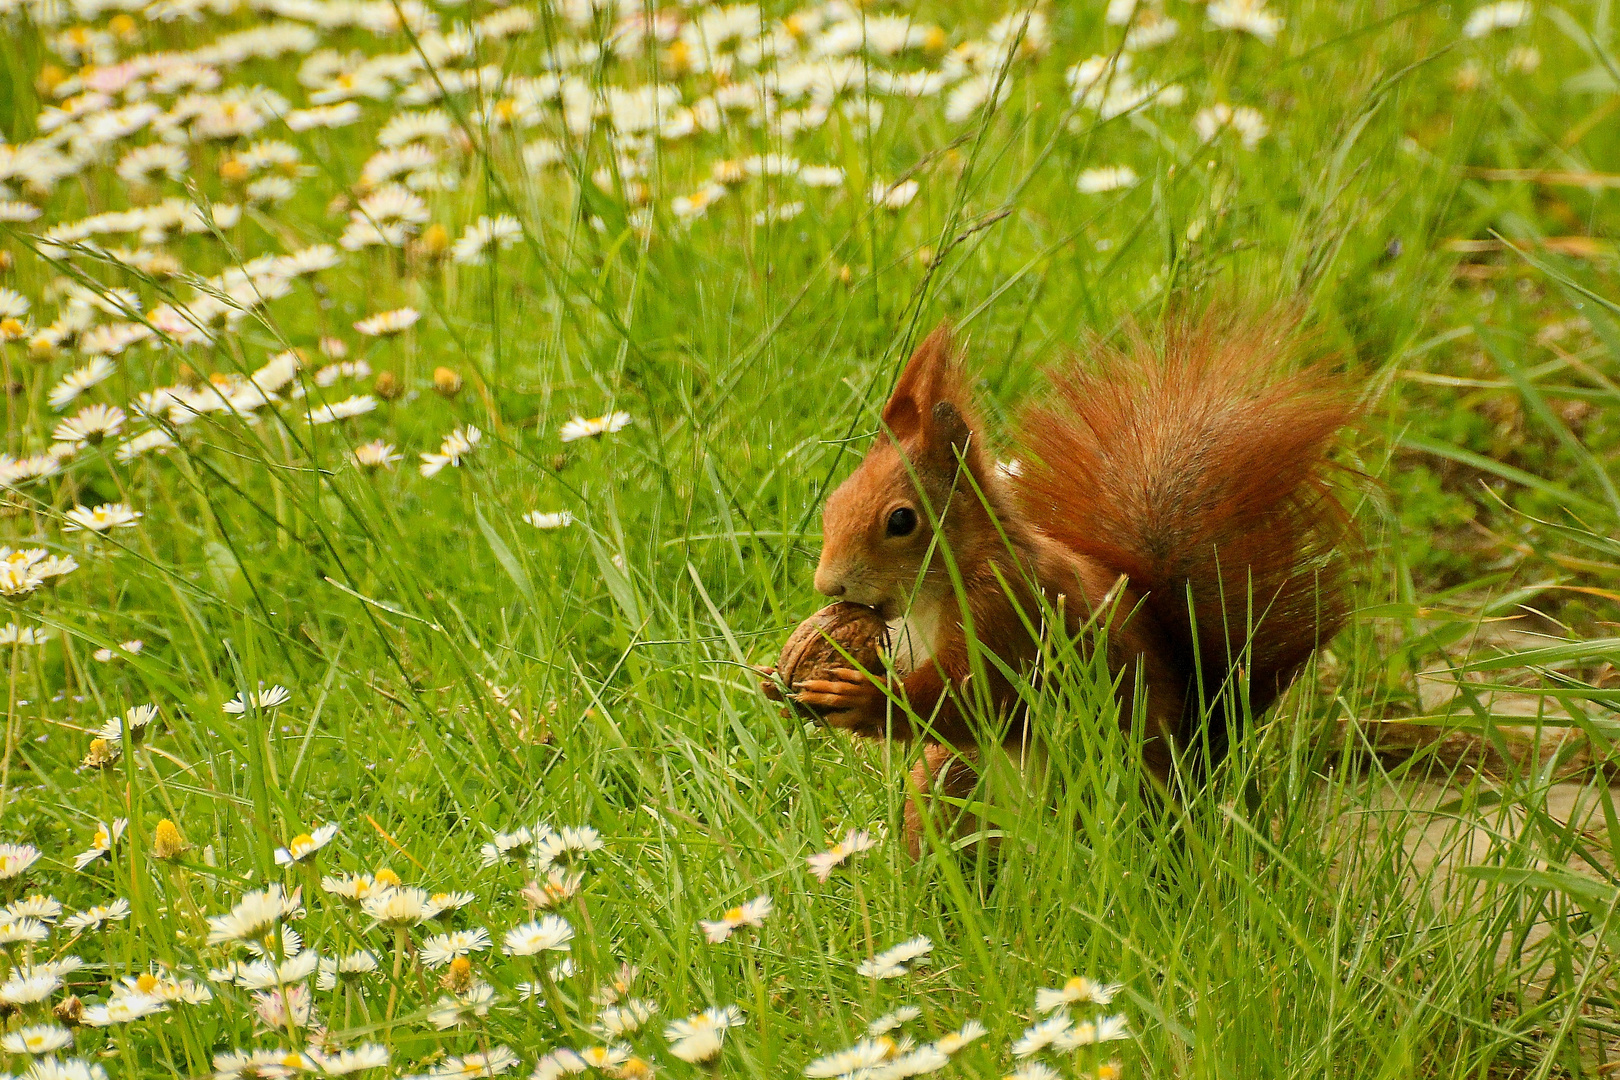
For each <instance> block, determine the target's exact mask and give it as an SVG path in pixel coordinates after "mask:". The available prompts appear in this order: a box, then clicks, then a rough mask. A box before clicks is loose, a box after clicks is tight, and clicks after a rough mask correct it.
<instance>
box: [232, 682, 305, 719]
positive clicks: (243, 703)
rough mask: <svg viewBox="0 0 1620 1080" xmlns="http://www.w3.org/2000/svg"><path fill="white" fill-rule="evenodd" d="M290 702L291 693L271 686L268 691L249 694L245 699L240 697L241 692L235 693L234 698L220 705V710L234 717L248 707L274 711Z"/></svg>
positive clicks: (280, 687) (282, 687)
mask: <svg viewBox="0 0 1620 1080" xmlns="http://www.w3.org/2000/svg"><path fill="white" fill-rule="evenodd" d="M291 700H292V692H291V691H289V690H288V689H287V688H286V687H285V686H272V687H271V688H270V689H268V690H260V691H259V692H258V693H256V694H249V695H247V697H246V698H244V697H243V696H242V692H241V691H237V694H236V696H235V697H233V698H232V699H231V700H229V701H227V702H226V703H225V704H223V705H221V706H220V709H221V710H222V711H224V712H228V713H232V714H234V715H241V714H243V713H245V712H247V711H248V709H249V708H250V707H251V708H255V709H274V708H276V707H277V706H280V705H285V704H287V702H289V701H291Z"/></svg>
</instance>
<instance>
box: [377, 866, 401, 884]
mask: <svg viewBox="0 0 1620 1080" xmlns="http://www.w3.org/2000/svg"><path fill="white" fill-rule="evenodd" d="M371 880H372V881H374V882H376V883H377V884H378V885H379V886H387V887H389V888H398V887H399V886H400V885H401V884H402V882H401V881H400V880H399V875H398V874H396V873H394V872H393V871H392V870H390V869H388V867H386V866H380V867H378V868H377V872H376V873H375V874H373V875H371Z"/></svg>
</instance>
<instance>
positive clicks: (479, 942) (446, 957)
mask: <svg viewBox="0 0 1620 1080" xmlns="http://www.w3.org/2000/svg"><path fill="white" fill-rule="evenodd" d="M489 946H490V940H489V931H488V930H485V929H484V928H483V927H481V926H475V927H473V928H472V929H471V930H456V931H454V932H453V933H449V934H435V935H433V936H432V937H430V938H428V939H427V940H426V941H424V942H422V950H421V957H422V966H423V967H425V968H428V969H432V968H440V967H444V965H446V964H448V963H449V962H450V961H452V960H454V959H455V958H456V957H458V956H466V955H467V954H468V953H475V952H483V951H484V950H485V949H487V948H489Z"/></svg>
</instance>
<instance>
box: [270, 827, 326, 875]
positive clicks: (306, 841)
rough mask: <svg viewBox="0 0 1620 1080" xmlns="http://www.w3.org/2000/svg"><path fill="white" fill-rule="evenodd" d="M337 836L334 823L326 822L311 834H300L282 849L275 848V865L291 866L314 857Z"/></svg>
mask: <svg viewBox="0 0 1620 1080" xmlns="http://www.w3.org/2000/svg"><path fill="white" fill-rule="evenodd" d="M337 834H338V827H337V823H336V822H327V823H326V824H325V825H322V826H321V827H320V828H318V829H315V830H313V831H312V832H307V833H300V834H299V835H297V836H295V837H293V838H292V842H291V843H289V844H288V845H287V846H286V847H284V848H276V865H277V866H291V865H292V864H293V863H295V862H303V861H304V860H305V859H307V858H309V857H310V856H311V855H314V854H315V853H316V852H317V851H319V850H320V849H321V848H323V847H325V846H326V845H327V844H329V843H331V842H332V837H334V836H336V835H337Z"/></svg>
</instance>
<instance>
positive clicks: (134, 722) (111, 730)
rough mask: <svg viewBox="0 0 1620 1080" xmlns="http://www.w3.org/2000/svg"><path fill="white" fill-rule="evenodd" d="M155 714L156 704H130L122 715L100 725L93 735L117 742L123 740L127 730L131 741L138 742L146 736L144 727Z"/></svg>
mask: <svg viewBox="0 0 1620 1080" xmlns="http://www.w3.org/2000/svg"><path fill="white" fill-rule="evenodd" d="M157 715H158V707H157V706H156V705H135V706H132V707H131V708H129V709H128V710H126V711H125V713H124V715H123V716H121V717H119V716H115V717H113V718H112V719H111V720H108V721H107V722H106V723H105V724H103V725H101V728H100V730H98V731H97V732H96V734H95V736H94V737H95V738H97V739H106V740H107V741H108V742H109V743H113V744H117V743H120V742H122V741H123V738H124V733H125V732H126V731H127V732H128V733H129V738H130V741H131V742H140V741H141V740H142V739H143V738H145V737H146V729H147V728H148V727H150V726H151V724H152V721H154V720H156V719H157Z"/></svg>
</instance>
